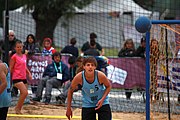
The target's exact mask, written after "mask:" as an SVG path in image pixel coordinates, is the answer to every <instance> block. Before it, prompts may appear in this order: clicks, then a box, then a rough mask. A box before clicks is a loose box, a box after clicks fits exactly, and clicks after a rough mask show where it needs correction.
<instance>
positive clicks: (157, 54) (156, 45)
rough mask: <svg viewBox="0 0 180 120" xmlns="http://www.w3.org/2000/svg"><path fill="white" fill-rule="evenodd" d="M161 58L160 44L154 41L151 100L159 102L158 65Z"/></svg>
mask: <svg viewBox="0 0 180 120" xmlns="http://www.w3.org/2000/svg"><path fill="white" fill-rule="evenodd" d="M159 57H160V51H159V43H158V41H157V40H156V39H152V40H151V43H150V64H151V66H150V71H151V76H150V81H151V82H150V99H151V102H152V100H153V97H154V99H155V100H159V93H158V92H157V86H158V83H157V63H158V60H159Z"/></svg>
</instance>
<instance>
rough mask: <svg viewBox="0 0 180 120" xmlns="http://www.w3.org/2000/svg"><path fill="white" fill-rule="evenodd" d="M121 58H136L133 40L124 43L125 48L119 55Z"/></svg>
mask: <svg viewBox="0 0 180 120" xmlns="http://www.w3.org/2000/svg"><path fill="white" fill-rule="evenodd" d="M118 56H119V57H134V56H135V47H134V42H133V40H132V39H127V40H126V41H125V43H124V46H123V48H122V49H121V50H120V51H119V53H118Z"/></svg>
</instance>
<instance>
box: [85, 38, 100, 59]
mask: <svg viewBox="0 0 180 120" xmlns="http://www.w3.org/2000/svg"><path fill="white" fill-rule="evenodd" d="M84 56H100V54H99V51H98V50H97V49H96V41H95V39H92V40H91V41H90V48H89V49H87V50H86V51H84Z"/></svg>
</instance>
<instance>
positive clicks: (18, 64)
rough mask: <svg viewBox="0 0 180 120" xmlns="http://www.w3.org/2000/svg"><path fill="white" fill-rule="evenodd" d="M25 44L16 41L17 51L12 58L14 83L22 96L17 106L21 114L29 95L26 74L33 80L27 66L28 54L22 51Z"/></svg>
mask: <svg viewBox="0 0 180 120" xmlns="http://www.w3.org/2000/svg"><path fill="white" fill-rule="evenodd" d="M22 50H23V44H22V42H21V41H19V40H18V41H16V44H15V51H16V53H15V54H14V55H12V57H11V59H10V71H11V76H12V83H13V85H14V86H15V87H16V88H18V89H19V90H20V97H19V100H18V102H17V105H16V107H15V112H16V113H17V114H21V109H22V106H23V103H24V100H25V98H26V97H27V95H28V90H27V87H28V86H27V79H26V74H28V76H29V80H32V76H31V73H30V71H29V70H28V68H27V66H26V59H27V58H26V55H25V54H23V53H22Z"/></svg>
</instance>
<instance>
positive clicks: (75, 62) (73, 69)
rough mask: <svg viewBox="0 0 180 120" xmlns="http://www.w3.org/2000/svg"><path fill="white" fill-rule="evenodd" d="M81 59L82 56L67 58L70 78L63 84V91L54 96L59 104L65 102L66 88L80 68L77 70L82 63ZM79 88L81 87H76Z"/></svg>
mask: <svg viewBox="0 0 180 120" xmlns="http://www.w3.org/2000/svg"><path fill="white" fill-rule="evenodd" d="M82 61H83V57H81V56H79V57H78V58H77V59H75V57H73V56H72V57H70V58H69V59H68V63H69V64H70V76H71V77H70V78H71V79H70V81H69V82H68V83H66V84H65V86H64V89H63V92H62V93H61V94H60V95H58V96H57V97H56V101H58V102H59V104H64V103H65V101H66V98H67V94H68V89H69V87H70V86H71V82H72V80H73V78H74V76H75V75H76V74H77V72H80V71H81V70H80V71H78V68H79V67H80V66H81V65H82ZM79 89H81V86H79V87H78V88H77V90H79Z"/></svg>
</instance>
